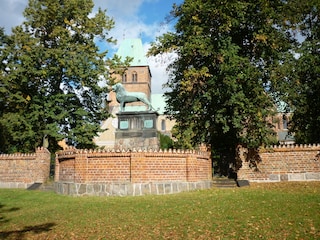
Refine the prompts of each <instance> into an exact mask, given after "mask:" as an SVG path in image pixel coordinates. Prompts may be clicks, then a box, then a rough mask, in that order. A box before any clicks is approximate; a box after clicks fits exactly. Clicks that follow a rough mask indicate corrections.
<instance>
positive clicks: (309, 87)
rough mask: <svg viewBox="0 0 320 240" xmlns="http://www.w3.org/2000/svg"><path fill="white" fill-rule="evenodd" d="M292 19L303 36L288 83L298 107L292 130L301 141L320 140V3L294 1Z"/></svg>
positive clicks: (292, 99)
mask: <svg viewBox="0 0 320 240" xmlns="http://www.w3.org/2000/svg"><path fill="white" fill-rule="evenodd" d="M292 9H299V12H298V13H297V12H293V13H295V14H293V15H292V16H291V18H292V20H291V21H296V26H297V28H298V29H299V30H300V34H301V36H302V37H303V40H302V42H301V44H299V45H298V46H297V48H296V49H295V51H296V53H297V55H298V57H297V59H295V60H294V64H293V67H292V69H291V72H292V73H293V74H291V75H289V76H290V78H289V79H288V83H289V84H290V85H291V88H292V91H291V94H290V96H289V99H290V100H291V103H292V104H293V106H294V114H293V118H292V122H291V131H292V132H294V133H295V139H296V141H297V142H298V143H319V142H320V49H319V39H320V19H319V13H320V3H319V1H306V2H304V3H301V2H298V1H293V3H292Z"/></svg>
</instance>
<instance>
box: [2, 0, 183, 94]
mask: <svg viewBox="0 0 320 240" xmlns="http://www.w3.org/2000/svg"><path fill="white" fill-rule="evenodd" d="M182 2H183V0H94V3H95V9H94V11H95V10H97V9H98V7H101V8H102V9H107V15H108V16H110V17H112V18H113V19H114V20H115V28H114V29H112V30H111V32H110V36H113V37H114V38H115V39H117V41H118V43H117V45H116V46H108V45H106V44H105V45H103V44H101V46H100V47H101V48H104V49H109V50H110V52H113V51H116V49H117V48H118V46H119V44H121V41H122V40H123V39H124V38H141V39H142V43H143V46H144V49H145V51H147V50H148V48H149V47H150V43H151V42H152V41H154V40H155V38H156V37H157V36H160V35H162V34H163V33H165V32H167V31H172V30H173V26H172V25H167V24H163V23H164V22H165V17H166V16H167V15H168V14H169V12H170V10H171V9H172V5H173V4H174V3H177V4H180V3H182ZM27 3H28V0H0V26H1V27H4V28H5V30H6V33H10V32H11V28H12V27H14V26H17V25H20V24H21V23H22V21H23V20H24V19H23V11H24V9H25V7H26V6H27ZM99 45H100V44H99ZM148 63H149V66H150V70H151V73H152V92H153V93H162V92H163V91H164V90H163V89H162V84H163V83H165V82H166V81H167V74H166V72H165V68H166V60H165V59H163V58H161V57H151V58H149V59H148Z"/></svg>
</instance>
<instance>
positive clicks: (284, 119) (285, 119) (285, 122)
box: [282, 115, 288, 129]
mask: <svg viewBox="0 0 320 240" xmlns="http://www.w3.org/2000/svg"><path fill="white" fill-rule="evenodd" d="M282 126H283V129H288V118H287V116H286V115H283V116H282Z"/></svg>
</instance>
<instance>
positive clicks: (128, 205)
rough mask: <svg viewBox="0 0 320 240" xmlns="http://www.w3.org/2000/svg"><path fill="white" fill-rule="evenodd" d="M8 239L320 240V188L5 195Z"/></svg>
mask: <svg viewBox="0 0 320 240" xmlns="http://www.w3.org/2000/svg"><path fill="white" fill-rule="evenodd" d="M0 239H143V240H146V239H281V240H282V239H320V182H305V183H275V184H251V186H250V187H245V188H235V189H211V190H203V191H195V192H188V193H180V194H175V195H165V196H143V197H70V196H62V195H57V194H55V193H53V192H41V191H27V190H17V189H0Z"/></svg>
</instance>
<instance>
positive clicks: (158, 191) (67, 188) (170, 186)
mask: <svg viewBox="0 0 320 240" xmlns="http://www.w3.org/2000/svg"><path fill="white" fill-rule="evenodd" d="M211 187H212V181H200V182H160V183H94V184H92V183H90V184H83V183H71V182H55V191H56V192H57V193H59V194H64V195H71V196H142V195H164V194H173V193H179V192H187V191H193V190H199V189H209V188H211Z"/></svg>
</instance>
